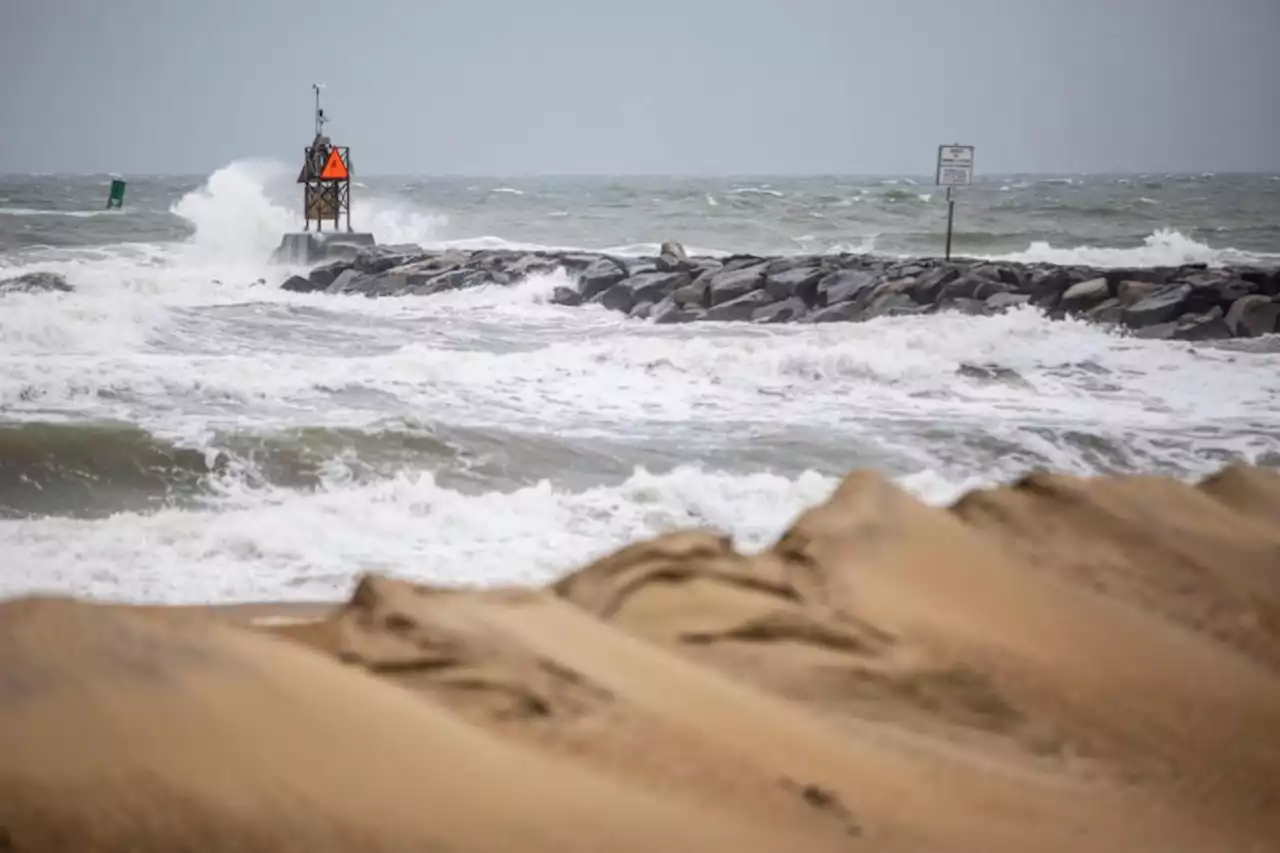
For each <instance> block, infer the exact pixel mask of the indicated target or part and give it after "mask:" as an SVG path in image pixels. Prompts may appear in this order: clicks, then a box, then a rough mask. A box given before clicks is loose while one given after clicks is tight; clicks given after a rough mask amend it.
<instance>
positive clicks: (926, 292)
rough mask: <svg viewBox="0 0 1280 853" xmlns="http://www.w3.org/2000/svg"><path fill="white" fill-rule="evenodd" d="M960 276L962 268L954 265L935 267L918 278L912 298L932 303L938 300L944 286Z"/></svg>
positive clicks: (926, 303) (925, 303)
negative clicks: (959, 268)
mask: <svg viewBox="0 0 1280 853" xmlns="http://www.w3.org/2000/svg"><path fill="white" fill-rule="evenodd" d="M959 277H960V270H958V269H956V268H955V267H953V266H945V267H935V268H933V269H931V270H929V271H927V272H925V273H922V274H921V275H920V276H919V277H918V278H916V284H915V287H913V288H912V289H911V298H912V299H914V300H915V301H916V302H919V303H920V304H921V305H932V304H934V303H936V302H937V301H938V296H939V295H940V294H941V293H942V288H943V287H945V286H946V285H948V284H950V283H951V282H953V281H955V280H956V279H958V278H959Z"/></svg>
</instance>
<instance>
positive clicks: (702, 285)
mask: <svg viewBox="0 0 1280 853" xmlns="http://www.w3.org/2000/svg"><path fill="white" fill-rule="evenodd" d="M710 280H711V276H710V275H709V274H706V273H704V274H703V275H702V276H700V277H699V278H698V279H697V280H696V281H692V282H690V283H689V284H686V285H684V286H683V287H677V288H676V289H675V290H674V291H672V293H671V295H672V297H673V298H674V299H675V301H676V304H677V305H679V306H681V307H685V308H705V307H706V306H707V287H708V284H707V283H708V282H709V281H710Z"/></svg>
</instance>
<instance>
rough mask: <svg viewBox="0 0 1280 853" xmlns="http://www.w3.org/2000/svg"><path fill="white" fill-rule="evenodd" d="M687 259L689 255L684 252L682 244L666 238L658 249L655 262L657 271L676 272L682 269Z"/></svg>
mask: <svg viewBox="0 0 1280 853" xmlns="http://www.w3.org/2000/svg"><path fill="white" fill-rule="evenodd" d="M688 260H689V255H688V254H687V253H686V252H685V250H684V246H682V245H680V244H679V243H677V242H675V241H674V240H668V241H667V242H665V243H663V244H662V246H661V248H659V249H658V260H657V261H656V263H657V267H658V271H659V272H676V271H678V270H680V269H683V268H684V265H685V263H686V262H687V261H688Z"/></svg>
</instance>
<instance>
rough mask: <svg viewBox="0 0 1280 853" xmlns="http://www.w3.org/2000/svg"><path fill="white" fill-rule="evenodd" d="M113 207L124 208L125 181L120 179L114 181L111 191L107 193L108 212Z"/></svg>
mask: <svg viewBox="0 0 1280 853" xmlns="http://www.w3.org/2000/svg"><path fill="white" fill-rule="evenodd" d="M113 207H117V208H118V207H124V181H123V180H121V179H120V178H114V179H112V181H111V190H110V191H109V192H108V193H107V210H110V209H111V208H113Z"/></svg>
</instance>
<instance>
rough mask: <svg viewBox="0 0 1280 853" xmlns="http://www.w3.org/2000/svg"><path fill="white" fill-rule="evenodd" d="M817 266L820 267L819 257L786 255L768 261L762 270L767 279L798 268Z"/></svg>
mask: <svg viewBox="0 0 1280 853" xmlns="http://www.w3.org/2000/svg"><path fill="white" fill-rule="evenodd" d="M818 266H822V256H821V255H787V256H786V257H782V258H778V259H777V260H773V261H770V262H769V265H768V266H766V267H765V268H764V274H765V277H766V278H769V277H772V276H776V275H779V274H781V273H784V272H787V271H789V270H794V269H798V268H800V267H818Z"/></svg>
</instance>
